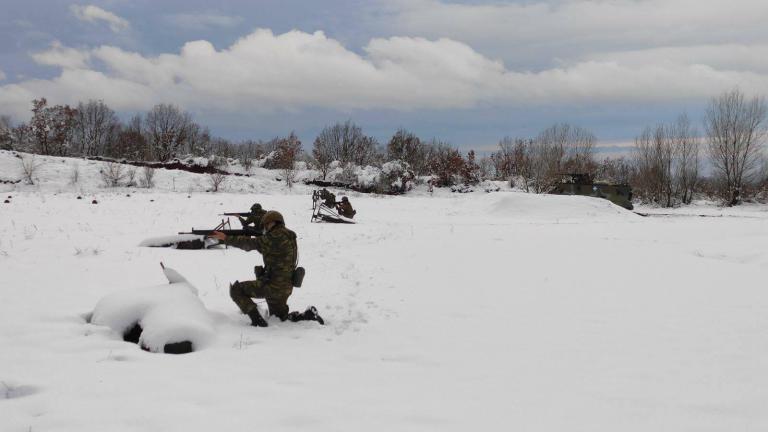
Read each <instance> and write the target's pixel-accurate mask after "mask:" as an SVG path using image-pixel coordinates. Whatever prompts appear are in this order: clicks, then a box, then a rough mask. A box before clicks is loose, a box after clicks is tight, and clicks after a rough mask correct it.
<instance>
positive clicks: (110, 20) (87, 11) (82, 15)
mask: <svg viewBox="0 0 768 432" xmlns="http://www.w3.org/2000/svg"><path fill="white" fill-rule="evenodd" d="M69 9H70V11H72V13H73V14H74V15H75V17H77V19H79V20H81V21H86V22H90V23H94V22H97V21H104V22H106V23H107V24H109V28H110V30H112V31H113V32H115V33H120V32H122V31H125V30H128V28H130V23H129V22H128V21H127V20H125V19H124V18H121V17H119V16H117V15H115V14H114V13H112V12H109V11H107V10H104V9H102V8H100V7H98V6H94V5H87V6H81V5H72V6H70V7H69Z"/></svg>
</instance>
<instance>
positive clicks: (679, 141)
mask: <svg viewBox="0 0 768 432" xmlns="http://www.w3.org/2000/svg"><path fill="white" fill-rule="evenodd" d="M671 135H672V136H671V139H672V145H673V146H674V155H675V172H674V176H675V187H676V191H677V194H678V195H679V196H680V200H681V201H682V203H683V204H690V203H691V201H692V200H693V193H694V191H695V190H696V186H697V184H698V180H699V139H698V138H697V137H696V135H697V134H696V131H695V130H694V129H693V128H692V127H691V122H690V121H689V120H688V116H686V115H685V114H683V115H681V116H680V117H678V119H677V122H676V123H675V124H674V125H672V129H671Z"/></svg>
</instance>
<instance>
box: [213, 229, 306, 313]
mask: <svg viewBox="0 0 768 432" xmlns="http://www.w3.org/2000/svg"><path fill="white" fill-rule="evenodd" d="M225 243H226V244H227V245H229V246H234V247H236V248H240V249H243V250H245V251H250V250H254V249H255V250H257V251H258V252H259V253H260V254H261V255H262V257H263V260H264V273H263V274H262V275H261V276H257V279H256V280H253V281H244V282H235V283H233V284H232V286H231V288H230V290H229V295H230V297H232V300H234V302H235V304H237V306H238V307H239V308H240V310H241V311H243V313H245V314H249V313H250V312H251V311H252V310H253V309H254V308H256V303H254V302H253V300H251V298H263V299H266V300H267V305H269V312H270V314H271V315H275V316H277V317H278V318H280V319H281V320H285V319H287V318H288V297H290V295H291V293H292V292H293V283H292V276H293V271H294V269H295V268H296V262H297V257H298V245H297V244H296V233H294V232H293V231H291V230H289V229H288V228H286V227H285V226H284V225H282V224H278V225H275V226H274V227H273V228H272V229H271V230H270V231H268V232H267V233H266V234H265V235H263V236H261V237H256V238H252V237H247V236H229V237H227V240H226V241H225Z"/></svg>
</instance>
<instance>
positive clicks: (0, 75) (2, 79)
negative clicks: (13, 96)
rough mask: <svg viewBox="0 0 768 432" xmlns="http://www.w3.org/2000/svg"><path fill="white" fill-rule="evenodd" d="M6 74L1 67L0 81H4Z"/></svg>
mask: <svg viewBox="0 0 768 432" xmlns="http://www.w3.org/2000/svg"><path fill="white" fill-rule="evenodd" d="M5 78H6V75H5V72H3V70H2V69H0V81H5Z"/></svg>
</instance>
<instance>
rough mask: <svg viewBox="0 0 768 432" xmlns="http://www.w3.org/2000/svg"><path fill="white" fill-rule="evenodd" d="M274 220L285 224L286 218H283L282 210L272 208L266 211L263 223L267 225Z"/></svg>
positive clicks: (262, 219)
mask: <svg viewBox="0 0 768 432" xmlns="http://www.w3.org/2000/svg"><path fill="white" fill-rule="evenodd" d="M272 222H277V223H281V224H283V225H285V219H283V215H281V214H280V212H277V211H275V210H270V211H268V212H266V213H264V217H262V218H261V224H262V225H263V226H265V227H266V226H268V225H269V224H271V223H272Z"/></svg>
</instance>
